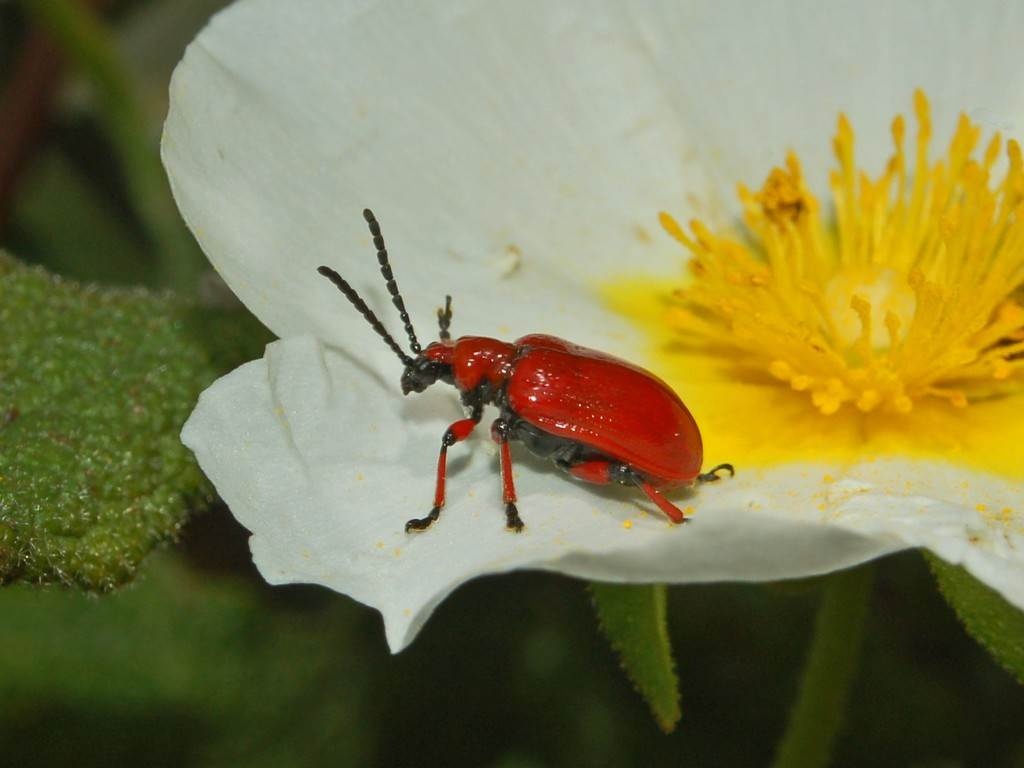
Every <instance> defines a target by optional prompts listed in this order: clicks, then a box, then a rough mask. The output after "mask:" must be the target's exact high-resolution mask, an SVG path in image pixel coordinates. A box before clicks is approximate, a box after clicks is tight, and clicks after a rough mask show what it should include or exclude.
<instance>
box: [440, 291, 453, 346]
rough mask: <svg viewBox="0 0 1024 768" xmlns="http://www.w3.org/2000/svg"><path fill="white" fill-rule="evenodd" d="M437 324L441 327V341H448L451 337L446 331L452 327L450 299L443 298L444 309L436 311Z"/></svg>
mask: <svg viewBox="0 0 1024 768" xmlns="http://www.w3.org/2000/svg"><path fill="white" fill-rule="evenodd" d="M437 324H438V325H439V326H440V327H441V341H449V340H450V339H451V337H452V335H451V334H450V333H449V332H448V329H449V328H450V327H451V325H452V297H451V296H445V297H444V309H438V310H437Z"/></svg>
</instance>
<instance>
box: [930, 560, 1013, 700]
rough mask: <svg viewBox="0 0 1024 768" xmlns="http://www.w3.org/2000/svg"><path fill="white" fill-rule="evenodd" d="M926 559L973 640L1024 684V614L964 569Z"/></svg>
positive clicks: (944, 562) (947, 600) (940, 587)
mask: <svg viewBox="0 0 1024 768" xmlns="http://www.w3.org/2000/svg"><path fill="white" fill-rule="evenodd" d="M926 556H927V558H928V564H929V565H930V566H931V569H932V573H933V574H934V575H935V580H936V581H937V582H938V584H939V589H940V590H941V591H942V595H943V597H945V598H946V602H948V603H949V604H950V605H951V606H952V607H953V610H954V611H956V614H957V616H959V617H960V621H961V622H962V623H963V625H964V627H965V628H966V629H967V631H968V633H970V635H971V637H973V638H974V639H975V640H977V641H978V642H979V643H980V644H981V645H982V646H983V647H984V648H985V649H987V650H988V652H989V653H991V654H992V656H993V657H995V659H996V661H998V662H999V663H1000V664H1002V665H1003V666H1004V667H1005V668H1006V669H1007V670H1008V671H1009V672H1011V673H1012V674H1013V675H1014V676H1016V678H1017V680H1018V681H1020V682H1021V683H1024V612H1022V611H1020V610H1019V609H1018V608H1015V607H1014V606H1012V605H1010V604H1009V603H1008V602H1006V600H1004V599H1003V597H1002V596H1001V595H1000V594H999V593H997V592H996V591H995V590H993V589H991V588H990V587H987V586H985V585H984V584H982V583H981V582H980V581H978V580H977V579H975V578H974V577H973V576H971V575H970V574H969V573H967V571H965V570H964V569H963V568H961V567H960V566H958V565H950V564H949V563H947V562H946V561H945V560H943V559H941V558H939V557H936V556H935V555H932V554H930V553H926Z"/></svg>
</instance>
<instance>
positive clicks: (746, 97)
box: [630, 0, 1024, 206]
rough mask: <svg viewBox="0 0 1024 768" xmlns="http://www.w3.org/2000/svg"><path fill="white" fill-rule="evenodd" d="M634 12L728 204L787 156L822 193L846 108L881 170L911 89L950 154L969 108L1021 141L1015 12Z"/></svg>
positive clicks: (1018, 19) (877, 7) (657, 6)
mask: <svg viewBox="0 0 1024 768" xmlns="http://www.w3.org/2000/svg"><path fill="white" fill-rule="evenodd" d="M630 8H631V9H632V11H633V13H632V14H631V21H632V22H633V24H634V26H635V29H636V30H637V32H638V34H639V36H640V39H642V40H643V44H644V45H645V47H646V48H647V49H648V50H649V52H650V56H651V58H652V59H653V60H655V61H656V62H657V70H658V75H659V77H660V79H661V81H662V83H663V89H664V91H665V93H668V94H671V98H672V99H673V101H674V103H675V104H676V105H677V108H676V112H677V113H678V114H680V115H682V116H683V118H682V121H683V124H684V127H685V129H686V135H687V138H688V139H689V140H690V142H691V143H692V144H693V145H694V146H695V147H696V148H697V151H699V152H700V154H701V155H702V156H703V157H704V158H706V159H707V160H708V161H709V162H708V163H707V170H708V172H709V173H712V174H714V177H715V181H716V185H717V189H718V191H719V195H720V197H719V200H721V201H724V203H725V205H726V206H728V205H729V203H731V201H732V200H733V199H734V191H733V190H734V189H735V185H736V183H737V182H738V181H742V182H744V183H747V184H748V185H751V186H756V185H757V184H759V183H760V181H761V180H762V179H763V178H764V176H765V175H766V174H767V172H768V170H769V169H771V168H772V167H774V166H777V165H779V164H780V163H781V160H782V158H783V155H784V153H785V151H786V150H787V149H794V150H796V151H797V152H798V153H799V154H800V158H801V160H802V161H803V163H804V166H805V168H806V169H808V170H809V173H808V176H809V180H810V183H811V186H812V189H816V190H818V191H819V192H822V193H823V192H824V191H825V190H827V186H826V182H827V175H826V173H827V170H828V169H829V168H831V167H833V165H834V160H833V155H832V145H831V141H830V140H829V139H830V138H831V136H832V134H833V132H834V129H835V124H836V116H837V114H838V113H839V112H840V111H842V112H845V113H846V114H847V115H848V116H849V117H850V120H851V122H852V124H853V126H854V128H855V130H856V132H857V151H858V156H859V158H860V159H861V161H862V163H861V164H862V166H863V167H866V168H871V169H875V168H877V169H879V170H881V169H882V168H883V167H884V163H885V160H886V159H887V157H888V156H889V154H890V152H891V148H892V139H891V137H890V133H889V124H890V121H891V119H892V117H893V115H895V114H897V113H903V114H907V115H908V117H911V118H912V114H908V113H912V110H911V101H912V99H911V96H912V94H913V92H914V89H915V88H923V89H924V91H925V92H926V93H927V94H928V95H929V97H930V98H931V102H932V112H933V122H934V125H935V138H934V141H935V146H942V147H945V145H946V143H947V142H948V138H949V136H950V135H951V132H952V129H953V126H954V121H955V119H956V117H957V115H958V114H959V113H960V112H961V111H963V112H966V113H967V114H968V115H969V116H970V117H971V118H972V119H973V120H975V121H976V122H979V123H980V124H981V125H982V126H983V127H984V128H985V130H986V131H1003V132H1008V133H1009V134H1010V135H1017V136H1021V135H1024V89H1021V88H1020V84H1019V77H1018V75H1017V73H1018V71H1019V66H1020V40H1021V36H1022V35H1024V6H1022V5H1020V4H1014V3H1004V2H1000V1H999V0H985V1H984V2H977V3H970V4H968V3H962V2H959V1H958V0H943V1H942V2H901V3H891V2H856V3H850V2H825V3H792V2H787V0H775V1H774V2H760V3H696V2H676V0H664V1H661V2H653V3H643V4H639V5H637V4H631V5H630ZM911 125H912V123H911ZM911 135H912V134H911Z"/></svg>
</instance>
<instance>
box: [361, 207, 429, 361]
mask: <svg viewBox="0 0 1024 768" xmlns="http://www.w3.org/2000/svg"><path fill="white" fill-rule="evenodd" d="M363 218H364V219H366V223H367V224H369V225H370V234H371V235H373V245H374V247H375V248H376V249H377V263H378V264H380V273H381V274H382V275H384V280H385V282H387V286H388V293H390V294H391V303H392V304H394V305H395V308H396V309H397V310H398V316H399V317H401V318H402V322H403V323H405V334H406V335H407V336H408V337H409V347H410V348H411V349H412V353H413V354H414V355H418V354H419V353H420V352H422V351H423V348H422V347H421V346H420V342H419V340H418V339H417V338H416V331H414V330H413V329H412V320H410V319H409V313H408V312H406V311H405V302H404V301H403V300H402V294H401V293H399V291H398V283H397V282H396V281H395V276H394V275H393V274H392V273H391V264H390V263H389V262H388V251H387V248H385V247H384V238H383V237H382V236H381V234H380V224H378V223H377V219H376V218H374V215H373V211H371V210H370V209H369V208H366V209H364V210H363Z"/></svg>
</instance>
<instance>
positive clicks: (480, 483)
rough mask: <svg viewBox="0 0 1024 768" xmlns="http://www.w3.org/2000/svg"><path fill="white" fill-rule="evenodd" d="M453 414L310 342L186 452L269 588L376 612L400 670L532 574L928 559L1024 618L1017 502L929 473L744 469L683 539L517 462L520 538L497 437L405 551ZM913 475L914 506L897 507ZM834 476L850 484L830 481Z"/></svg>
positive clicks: (980, 479)
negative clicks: (471, 583)
mask: <svg viewBox="0 0 1024 768" xmlns="http://www.w3.org/2000/svg"><path fill="white" fill-rule="evenodd" d="M396 367H397V366H396ZM456 402H457V401H456V397H455V395H454V393H453V392H451V391H447V392H444V391H438V392H431V393H428V394H425V395H421V396H418V397H416V396H411V397H410V398H409V399H406V400H404V401H403V400H402V399H401V396H400V395H398V394H397V385H396V384H395V383H393V382H391V383H384V382H382V381H381V380H380V379H379V378H378V377H377V376H376V375H375V374H373V373H371V372H368V371H367V370H366V369H365V368H364V367H361V366H360V365H359V364H358V363H353V362H352V361H351V360H350V359H348V358H346V356H344V355H343V354H340V353H338V352H337V351H335V350H331V349H328V348H325V347H323V345H322V344H321V343H320V342H319V341H317V340H316V339H315V338H312V337H297V338H291V339H287V340H283V341H279V342H275V343H274V344H272V345H270V346H269V347H268V348H267V353H266V356H265V357H264V358H263V359H262V360H257V361H253V362H251V363H248V364H247V365H245V366H243V367H241V368H239V369H237V370H236V371H234V372H233V373H231V374H229V375H228V376H225V377H223V378H222V379H220V380H219V381H218V382H217V383H216V384H214V385H213V386H212V387H211V388H210V389H208V390H207V391H206V392H205V393H204V394H203V396H202V397H201V399H200V401H199V404H198V406H197V407H196V410H195V413H194V414H193V415H192V417H191V418H190V419H189V421H188V423H187V424H186V426H185V429H184V431H183V433H182V439H183V440H184V442H185V443H186V445H188V446H189V448H191V449H192V450H193V451H194V452H195V454H196V456H197V458H198V460H199V463H200V465H201V466H202V468H203V470H204V472H206V474H207V475H208V476H209V477H210V478H211V479H212V480H213V482H214V484H215V485H216V487H217V488H218V490H219V492H220V493H221V495H222V496H223V498H224V499H225V501H226V502H227V503H228V505H229V506H230V508H231V509H232V511H233V512H234V514H235V516H236V517H237V518H238V519H239V521H240V522H241V523H242V524H243V525H245V526H246V527H247V528H248V529H249V530H250V531H252V539H251V548H252V552H253V557H254V560H255V562H256V565H257V567H258V568H259V570H260V572H261V573H262V575H263V576H264V577H265V578H266V579H267V581H269V582H270V583H273V584H284V583H296V582H303V583H316V584H323V585H325V586H328V587H330V588H332V589H335V590H337V591H339V592H343V593H345V594H347V595H350V596H351V597H353V598H355V599H356V600H358V601H360V602H362V603H365V604H366V605H369V606H372V607H374V608H376V609H377V610H379V611H380V613H381V615H382V616H383V618H384V622H385V628H386V633H387V639H388V643H389V645H390V647H391V650H392V651H393V652H398V651H400V650H402V649H403V648H404V647H406V646H407V645H408V644H409V643H410V642H411V641H412V640H413V638H414V637H415V636H416V634H417V632H418V631H419V630H420V628H421V627H422V626H423V624H424V623H425V622H426V620H427V618H428V617H429V616H430V614H431V613H432V611H433V610H434V608H435V607H436V606H437V605H438V604H439V603H440V602H441V601H442V600H443V599H444V598H445V597H446V596H447V595H448V594H449V593H450V592H451V591H452V590H454V589H455V588H456V587H457V586H458V585H460V584H461V583H463V582H465V581H468V580H469V579H472V578H475V577H476V576H480V575H483V574H487V573H501V572H505V571H509V570H513V569H518V568H536V569H544V570H553V571H560V572H562V573H567V574H571V575H575V576H579V577H583V578H588V579H596V580H605V581H615V582H668V583H694V582H711V581H765V580H776V579H785V578H795V577H800V576H809V575H814V574H820V573H825V572H829V571H833V570H837V569H841V568H844V567H848V566H851V565H855V564H857V563H860V562H863V561H865V560H869V559H871V558H875V557H878V556H881V555H884V554H887V553H890V552H894V551H897V550H901V549H906V548H913V547H927V548H929V549H931V550H932V551H934V552H936V553H937V554H939V555H940V556H941V557H943V558H944V559H946V560H948V561H949V562H952V563H957V564H962V565H964V566H965V567H966V569H967V570H968V571H969V572H971V573H972V574H973V575H975V576H976V577H977V578H979V579H981V580H982V581H984V582H985V583H987V584H989V585H990V586H992V587H994V588H995V589H996V590H998V591H999V592H1000V593H1001V594H1003V596H1005V597H1006V598H1007V599H1008V600H1009V601H1010V602H1011V603H1013V604H1014V605H1016V606H1018V607H1024V567H1022V565H1021V562H1020V552H1021V551H1022V546H1024V539H1022V537H1021V535H1020V533H1019V532H1017V531H1013V530H1011V529H1010V528H1009V527H1008V526H1001V525H999V524H997V523H995V522H993V520H991V519H989V518H986V517H984V516H982V515H980V514H979V513H978V512H977V510H976V509H975V507H974V504H975V500H976V499H978V498H985V499H986V501H987V502H988V503H989V504H990V505H992V507H993V508H999V506H1000V505H1008V504H1010V503H1011V500H1013V499H1015V498H1017V497H1019V492H1018V491H1017V490H1016V489H1015V488H1014V487H1013V486H1012V484H1009V483H1006V482H1004V481H1001V480H999V479H998V478H993V477H988V476H985V475H983V474H981V473H965V472H964V471H963V470H960V469H958V470H957V472H956V473H955V477H951V476H950V473H949V472H948V471H946V468H945V467H943V466H941V465H938V464H935V463H929V464H922V463H916V462H908V461H906V460H899V461H895V460H894V461H886V462H871V463H867V464H863V465H858V466H854V467H834V466H828V465H825V464H804V465H799V466H797V465H793V466H787V467H779V468H774V469H772V470H771V471H758V470H751V469H745V468H743V467H740V468H739V473H738V475H737V477H736V478H733V479H726V480H723V481H722V482H720V483H717V484H715V485H710V486H704V487H702V488H700V489H699V490H697V491H696V492H693V493H690V494H688V493H685V492H684V493H683V494H682V495H681V496H677V501H679V503H680V504H682V505H684V506H687V505H692V506H693V507H694V508H695V513H694V515H693V521H692V522H691V523H689V524H687V525H684V526H673V525H671V524H670V523H668V522H667V521H666V520H665V519H664V518H663V517H662V516H661V515H660V513H659V512H658V511H657V510H656V509H655V508H653V506H652V505H650V504H649V503H647V502H646V500H645V499H644V498H643V497H642V495H641V494H639V493H637V492H634V491H632V490H630V489H625V488H622V489H619V488H616V489H612V490H608V489H596V488H593V487H591V486H583V485H579V484H576V483H573V482H571V481H570V480H569V479H568V478H566V477H565V476H564V475H562V474H561V473H559V472H558V471H557V470H556V469H555V468H554V467H551V466H548V465H547V464H546V463H544V462H538V461H536V460H533V459H531V458H530V457H529V456H528V454H527V453H526V451H525V450H523V449H522V448H521V447H517V448H516V449H515V451H514V462H515V466H516V480H517V485H518V487H519V490H520V503H519V508H520V512H521V514H522V517H523V520H524V521H525V522H526V526H527V527H526V529H525V530H524V532H523V533H521V534H518V535H516V534H514V533H511V532H508V531H506V530H505V529H504V517H503V513H502V505H501V504H500V478H499V474H498V468H497V460H496V457H495V453H494V451H493V450H492V449H490V448H489V444H488V439H487V432H488V430H487V420H486V419H485V421H484V422H483V423H482V425H481V428H479V430H478V432H479V435H478V439H475V440H474V439H470V440H469V441H467V443H466V444H460V445H459V446H456V447H455V448H453V449H452V450H451V451H450V464H451V466H452V470H453V471H452V473H451V476H450V479H449V483H448V504H447V506H446V508H445V510H444V512H443V513H442V516H441V519H440V520H439V521H438V523H436V524H435V526H434V527H433V528H431V529H430V530H428V531H426V532H424V533H421V534H407V533H405V531H404V523H405V521H406V520H408V519H409V518H411V517H419V516H422V515H423V514H425V513H426V511H427V509H428V508H429V504H430V502H431V500H432V496H433V468H434V462H435V461H436V456H437V450H438V447H439V444H440V436H441V434H442V433H443V431H444V429H445V427H446V426H447V424H448V423H449V422H450V421H451V420H452V419H453V418H457V417H458V409H457V408H456ZM908 473H913V476H914V477H915V481H914V493H913V495H906V493H905V492H901V491H900V489H901V488H903V487H905V486H904V478H905V477H906V476H907V474H908ZM829 474H832V475H833V476H835V477H838V478H839V479H838V480H836V481H834V482H825V481H824V480H823V478H824V477H825V476H826V475H829ZM965 483H968V484H969V486H970V487H969V488H965V487H964V484H965Z"/></svg>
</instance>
